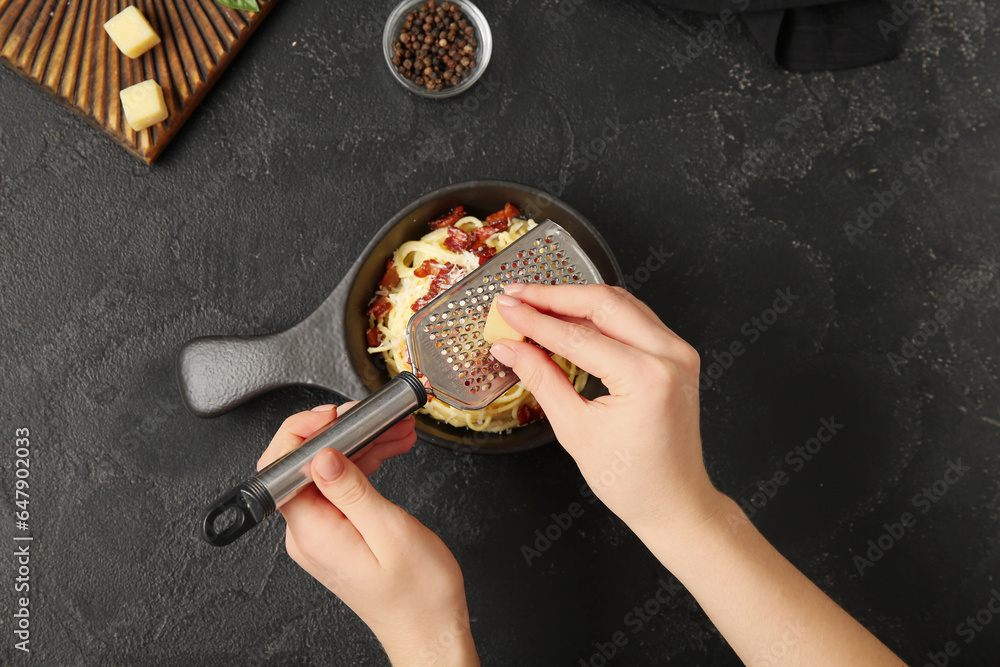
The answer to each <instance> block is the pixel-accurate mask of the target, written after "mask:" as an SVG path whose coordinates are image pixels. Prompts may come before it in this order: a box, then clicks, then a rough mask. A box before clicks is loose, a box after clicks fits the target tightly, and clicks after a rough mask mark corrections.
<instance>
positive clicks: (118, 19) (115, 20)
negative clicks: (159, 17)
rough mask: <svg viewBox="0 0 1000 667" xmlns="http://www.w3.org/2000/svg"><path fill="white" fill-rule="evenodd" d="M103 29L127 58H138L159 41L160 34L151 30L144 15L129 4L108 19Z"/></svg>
mask: <svg viewBox="0 0 1000 667" xmlns="http://www.w3.org/2000/svg"><path fill="white" fill-rule="evenodd" d="M104 30H105V31H106V32H107V33H108V36H109V37H111V41H113V42H114V43H115V45H116V46H117V47H118V48H119V49H120V50H121V52H122V53H124V54H125V55H126V56H128V57H129V58H138V57H139V56H141V55H142V54H144V53H145V52H146V51H149V50H150V49H151V48H153V47H154V46H156V45H157V44H159V43H160V36H159V35H157V34H156V33H155V32H153V28H152V27H151V26H150V25H149V21H147V20H146V17H145V16H143V15H142V13H141V12H140V11H139V10H138V9H136V8H135V7H133V6H131V5H130V6H128V7H126V8H125V9H123V10H121V11H120V12H118V13H117V14H116V15H115V16H112V17H111V18H110V19H108V21H107V23H105V24H104Z"/></svg>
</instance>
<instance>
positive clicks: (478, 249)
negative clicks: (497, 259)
mask: <svg viewBox="0 0 1000 667" xmlns="http://www.w3.org/2000/svg"><path fill="white" fill-rule="evenodd" d="M469 250H471V251H472V254H473V255H475V256H476V257H478V258H479V266H482V265H483V264H485V263H486V262H488V261H490V258H491V257H493V255H495V254H497V249H496V248H491V247H490V246H488V245H486V244H485V243H473V244H472V247H471V248H469Z"/></svg>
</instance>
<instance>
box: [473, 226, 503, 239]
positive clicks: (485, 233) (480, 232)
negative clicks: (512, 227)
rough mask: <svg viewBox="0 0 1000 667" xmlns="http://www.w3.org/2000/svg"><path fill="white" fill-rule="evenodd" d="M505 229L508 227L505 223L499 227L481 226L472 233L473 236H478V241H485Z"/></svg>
mask: <svg viewBox="0 0 1000 667" xmlns="http://www.w3.org/2000/svg"><path fill="white" fill-rule="evenodd" d="M505 229H507V226H506V225H504V226H503V227H499V226H496V225H494V226H489V227H480V228H478V229H475V230H473V232H472V234H473V236H475V237H476V241H479V242H480V243H483V242H485V241H486V239H488V238H489V237H491V236H493V235H494V234H496V233H497V232H502V231H504V230H505Z"/></svg>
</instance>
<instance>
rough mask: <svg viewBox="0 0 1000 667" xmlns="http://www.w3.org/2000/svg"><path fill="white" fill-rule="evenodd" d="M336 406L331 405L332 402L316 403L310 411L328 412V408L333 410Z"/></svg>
mask: <svg viewBox="0 0 1000 667" xmlns="http://www.w3.org/2000/svg"><path fill="white" fill-rule="evenodd" d="M336 407H337V406H336V405H333V404H332V403H327V404H326V405H317V406H316V407H315V408H313V409H312V411H313V412H329V411H330V410H333V409H334V408H336Z"/></svg>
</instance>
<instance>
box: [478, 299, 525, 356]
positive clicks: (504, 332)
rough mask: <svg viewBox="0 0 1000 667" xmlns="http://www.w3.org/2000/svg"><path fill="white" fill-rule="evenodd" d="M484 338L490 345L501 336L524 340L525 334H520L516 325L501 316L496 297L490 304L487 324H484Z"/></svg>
mask: <svg viewBox="0 0 1000 667" xmlns="http://www.w3.org/2000/svg"><path fill="white" fill-rule="evenodd" d="M483 338H485V339H486V342H488V343H489V344H490V345H492V344H493V343H495V342H497V341H498V340H500V339H501V338H507V339H509V340H517V341H521V340H524V336H522V335H521V334H519V333H518V332H517V331H516V330H515V329H514V327H512V326H510V325H509V324H507V321H506V320H504V318H502V317H501V316H500V310H499V309H498V308H497V302H496V299H494V300H493V303H492V304H491V305H490V312H489V314H487V315H486V325H485V326H483Z"/></svg>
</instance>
